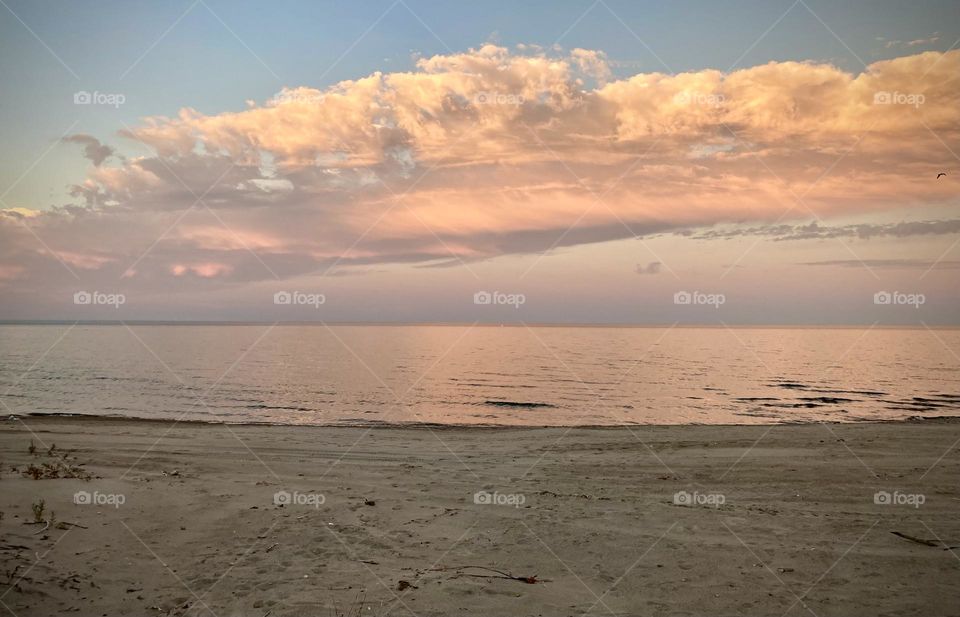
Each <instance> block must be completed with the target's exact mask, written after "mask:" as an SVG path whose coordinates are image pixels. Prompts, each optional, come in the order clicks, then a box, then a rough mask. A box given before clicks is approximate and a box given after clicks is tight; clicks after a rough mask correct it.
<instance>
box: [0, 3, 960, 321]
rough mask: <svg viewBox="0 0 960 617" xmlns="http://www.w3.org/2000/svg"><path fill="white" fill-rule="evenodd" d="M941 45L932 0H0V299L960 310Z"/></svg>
mask: <svg viewBox="0 0 960 617" xmlns="http://www.w3.org/2000/svg"><path fill="white" fill-rule="evenodd" d="M838 4H839V5H838ZM958 46H960V6H958V5H957V4H956V3H955V2H912V3H906V2H901V3H894V2H868V3H861V2H845V3H825V2H815V1H811V0H803V1H801V0H796V1H793V0H791V1H785V2H774V1H765V2H724V3H714V2H682V1H681V2H616V1H613V0H603V1H600V0H597V1H592V0H591V1H587V2H523V3H517V2H484V3H472V4H470V5H467V4H465V3H464V4H461V3H444V2H416V1H414V0H402V1H401V0H397V1H391V2H362V3H359V2H333V3H331V2H274V3H256V2H221V1H217V0H188V1H186V2H165V3H155V2H129V1H127V2H110V1H101V2H67V1H65V0H51V1H46V0H37V1H17V0H2V2H0V79H2V82H3V84H4V87H3V88H2V89H0V127H2V134H3V142H2V144H0V298H2V300H0V319H4V320H66V321H74V320H225V321H267V322H274V321H300V320H304V321H324V322H343V321H375V322H467V323H471V322H481V323H520V322H523V323H589V324H621V323H622V324H638V325H643V324H673V323H681V324H685V323H691V324H694V323H696V324H708V325H721V324H729V325H732V324H744V325H749V324H755V325H768V324H809V325H824V324H845V325H874V324H876V325H881V326H882V325H906V326H916V327H923V326H937V325H957V316H958V315H960V289H958V285H957V281H958V275H960V247H958V243H960V201H958V198H957V195H958V188H960V164H958V163H960V158H958V155H957V153H960V105H958V104H957V100H958V99H960V50H958V49H957V48H958ZM941 172H943V173H945V174H946V175H944V176H941V177H938V175H939V174H940V173H941Z"/></svg>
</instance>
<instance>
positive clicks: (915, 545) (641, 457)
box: [0, 417, 960, 617]
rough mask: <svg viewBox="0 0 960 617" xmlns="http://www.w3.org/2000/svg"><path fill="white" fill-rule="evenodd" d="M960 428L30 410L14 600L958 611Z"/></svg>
mask: <svg viewBox="0 0 960 617" xmlns="http://www.w3.org/2000/svg"><path fill="white" fill-rule="evenodd" d="M958 438H960V423H956V422H948V421H938V420H928V421H923V422H914V423H889V424H853V425H850V424H848V425H837V424H833V425H826V424H814V425H792V426H784V425H780V426H773V427H764V426H752V427H748V426H677V427H634V428H632V429H626V428H621V429H587V428H578V429H572V430H567V429H555V428H551V429H516V430H514V429H509V430H508V429H482V428H473V429H459V428H442V429H441V428H374V429H364V428H326V427H306V428H305V427H283V426H250V425H244V426H227V425H205V424H186V423H181V424H176V425H175V424H173V423H166V422H154V421H137V420H119V419H117V420H114V419H84V418H40V417H25V418H22V419H14V418H11V419H8V420H4V421H3V423H2V428H0V443H2V447H0V451H2V478H0V486H2V489H3V490H2V492H0V495H2V497H0V511H2V513H3V518H2V520H0V530H2V536H0V537H2V541H0V555H2V558H0V561H2V564H3V566H2V572H0V583H2V584H0V602H2V605H0V607H2V609H3V611H5V612H7V613H9V614H11V615H15V616H19V617H27V616H30V615H66V614H77V615H121V614H122V615H204V614H209V615H216V616H224V617H225V616H227V615H231V616H233V615H244V616H246V615H256V616H259V617H264V616H266V615H274V616H281V615H340V614H346V615H360V614H362V615H388V614H394V615H403V614H411V615H507V614H509V615H581V614H588V615H639V614H644V615H801V614H810V615H815V616H818V617H822V616H826V615H948V614H954V615H955V614H960V551H957V550H945V547H946V546H958V545H960V517H957V510H958V508H960V487H958V484H957V478H958V477H960V454H958V450H957V449H956V448H954V446H956V445H957V440H958ZM31 442H32V444H33V446H34V447H33V452H31V451H30V449H31V448H30V446H31ZM54 445H55V447H53V446H54ZM31 475H33V476H39V478H38V479H34V478H33V477H31ZM85 478H86V479H85ZM878 493H879V497H878ZM884 495H887V496H886V497H885V496H884ZM40 500H43V502H44V507H43V511H42V512H40V513H39V514H38V515H35V513H34V511H33V507H32V506H33V505H34V504H36V503H38V502H39V501H40ZM878 501H879V502H880V503H877V502H878ZM885 501H886V502H888V503H884V502H885ZM892 532H899V533H901V534H904V535H905V536H907V537H903V536H898V535H895V534H894V533H892ZM511 577H512V578H511Z"/></svg>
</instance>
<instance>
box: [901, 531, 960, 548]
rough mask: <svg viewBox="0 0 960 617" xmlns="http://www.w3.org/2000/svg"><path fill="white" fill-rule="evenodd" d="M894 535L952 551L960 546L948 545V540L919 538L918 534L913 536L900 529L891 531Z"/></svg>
mask: <svg viewBox="0 0 960 617" xmlns="http://www.w3.org/2000/svg"><path fill="white" fill-rule="evenodd" d="M890 533H892V534H893V535H895V536H897V537H899V538H903V539H904V540H909V541H911V542H916V543H917V544H922V545H924V546H932V547H933V548H941V549H943V550H945V551H952V550H954V549H957V548H960V546H947V543H946V542H937V541H935V540H924V539H923V538H917V537H916V536H911V535H909V534H905V533H903V532H900V531H891V532H890Z"/></svg>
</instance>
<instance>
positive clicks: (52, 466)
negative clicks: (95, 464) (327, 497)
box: [21, 461, 93, 480]
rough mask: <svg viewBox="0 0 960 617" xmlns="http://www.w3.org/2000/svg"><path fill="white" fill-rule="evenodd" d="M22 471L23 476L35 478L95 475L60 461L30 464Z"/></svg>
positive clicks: (76, 477) (81, 477) (46, 478)
mask: <svg viewBox="0 0 960 617" xmlns="http://www.w3.org/2000/svg"><path fill="white" fill-rule="evenodd" d="M21 473H22V475H23V477H25V478H33V479H34V480H55V479H57V478H74V479H77V480H89V479H91V478H92V477H93V474H91V473H90V472H88V471H85V470H84V469H83V468H81V467H79V466H77V465H64V464H63V463H61V462H60V461H57V462H55V463H41V464H40V466H39V467H38V466H36V465H30V466H29V467H27V468H26V469H25V470H24V471H23V472H21Z"/></svg>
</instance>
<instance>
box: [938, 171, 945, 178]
mask: <svg viewBox="0 0 960 617" xmlns="http://www.w3.org/2000/svg"><path fill="white" fill-rule="evenodd" d="M945 175H947V173H946V172H945V171H941V172H940V173H938V174H937V180H939V179H940V176H945Z"/></svg>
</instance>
